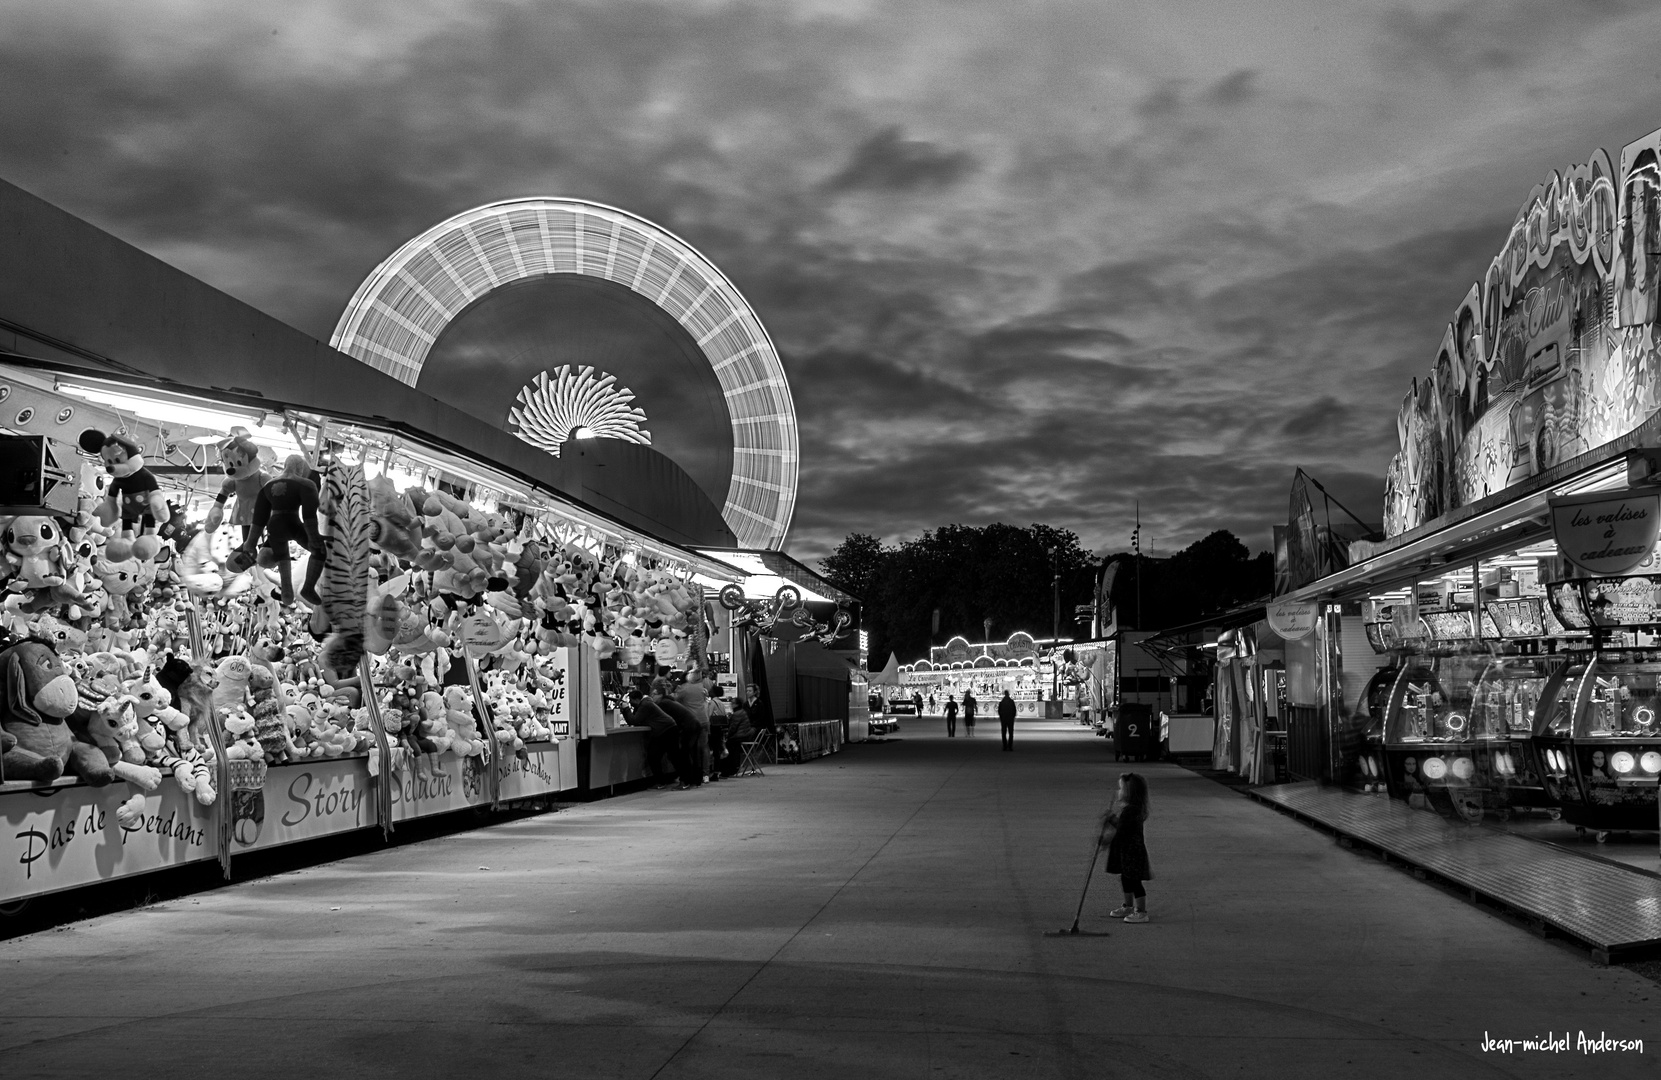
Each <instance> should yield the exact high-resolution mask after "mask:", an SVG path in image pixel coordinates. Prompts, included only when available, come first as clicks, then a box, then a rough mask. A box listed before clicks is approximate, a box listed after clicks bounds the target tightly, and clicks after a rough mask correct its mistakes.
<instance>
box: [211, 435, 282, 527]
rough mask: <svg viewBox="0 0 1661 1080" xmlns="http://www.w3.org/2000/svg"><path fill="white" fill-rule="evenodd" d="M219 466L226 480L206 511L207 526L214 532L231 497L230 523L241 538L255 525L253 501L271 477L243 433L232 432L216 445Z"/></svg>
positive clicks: (257, 451)
mask: <svg viewBox="0 0 1661 1080" xmlns="http://www.w3.org/2000/svg"><path fill="white" fill-rule="evenodd" d="M219 467H220V468H221V469H223V470H224V471H225V483H224V484H223V486H221V487H220V489H219V496H218V497H217V498H215V499H214V501H213V507H212V509H210V510H209V511H208V521H207V529H208V532H210V533H211V532H213V531H215V530H216V529H218V528H219V526H220V524H221V523H223V522H224V520H225V504H226V503H227V502H229V501H230V500H231V499H232V498H233V497H234V498H235V499H236V510H235V511H234V512H233V513H232V515H231V524H233V525H239V526H241V527H242V534H243V539H247V538H248V531H249V529H250V528H252V527H253V524H254V504H255V503H256V502H258V501H259V496H260V489H261V488H263V487H264V486H265V485H266V482H267V481H269V480H270V479H272V478H271V477H270V476H267V475H266V472H265V468H264V467H263V466H262V465H261V463H260V448H259V447H258V446H257V445H255V443H254V441H253V440H252V439H250V438H249V437H248V435H247V434H246V433H245V432H241V431H233V432H232V435H231V437H230V438H229V439H226V440H225V441H224V442H222V443H220V444H219Z"/></svg>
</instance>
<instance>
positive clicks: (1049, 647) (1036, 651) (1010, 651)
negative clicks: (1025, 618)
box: [900, 631, 1088, 718]
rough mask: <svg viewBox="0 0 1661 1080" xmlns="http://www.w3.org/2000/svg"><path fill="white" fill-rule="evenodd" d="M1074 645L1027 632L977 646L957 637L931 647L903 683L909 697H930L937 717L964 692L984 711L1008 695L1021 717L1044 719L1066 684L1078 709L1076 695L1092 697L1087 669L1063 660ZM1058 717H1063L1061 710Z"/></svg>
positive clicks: (904, 668)
mask: <svg viewBox="0 0 1661 1080" xmlns="http://www.w3.org/2000/svg"><path fill="white" fill-rule="evenodd" d="M1071 645H1072V641H1071V640H1070V639H1060V640H1050V639H1039V638H1034V637H1033V636H1032V635H1031V634H1028V633H1026V632H1025V631H1016V632H1015V633H1013V634H1011V635H1010V636H1009V637H1008V638H1007V639H1005V640H1003V641H990V642H982V643H981V644H978V645H974V644H970V642H969V640H968V639H967V638H963V637H953V638H951V639H950V640H948V641H947V642H946V644H945V645H940V646H935V647H933V648H931V649H930V650H929V656H928V658H927V659H926V660H917V661H915V662H913V663H910V664H903V665H901V667H900V683H901V686H902V687H903V688H904V689H905V692H906V693H908V694H909V693H911V692H912V691H913V690H915V691H917V692H918V693H921V694H922V695H923V697H924V698H925V699H926V698H928V697H929V696H930V695H931V694H932V695H933V696H934V698H935V701H936V705H935V711H936V712H939V711H941V709H942V708H943V703H944V701H945V699H946V698H947V697H954V698H957V699H959V700H961V699H962V697H963V695H964V694H965V693H973V694H974V695H975V699H976V700H977V701H979V702H981V707H982V709H983V710H989V709H990V708H991V707H992V704H993V703H995V702H997V701H998V699H1000V698H1001V697H1003V695H1004V692H1005V691H1006V690H1007V691H1008V692H1009V695H1010V697H1012V698H1013V699H1014V700H1015V706H1016V709H1017V713H1016V715H1017V716H1020V717H1023V718H1041V717H1043V716H1044V715H1045V714H1046V711H1047V710H1046V709H1045V705H1046V704H1047V703H1048V702H1049V701H1050V700H1052V699H1054V698H1055V695H1056V693H1057V691H1058V689H1059V687H1061V686H1062V685H1063V684H1064V685H1065V686H1066V688H1067V690H1068V692H1069V693H1070V694H1071V695H1072V696H1073V697H1072V700H1073V701H1074V704H1075V707H1077V702H1078V696H1077V695H1078V694H1079V693H1080V692H1086V693H1087V692H1088V691H1087V690H1086V689H1085V688H1086V684H1087V670H1086V668H1085V667H1083V666H1080V665H1079V664H1078V663H1077V660H1076V657H1075V658H1074V659H1073V660H1071V661H1069V660H1068V659H1067V658H1066V657H1065V650H1066V649H1067V648H1068V647H1069V646H1071ZM1056 715H1057V716H1059V715H1060V707H1059V705H1058V706H1057V712H1056Z"/></svg>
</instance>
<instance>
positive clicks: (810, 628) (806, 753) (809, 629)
mask: <svg viewBox="0 0 1661 1080" xmlns="http://www.w3.org/2000/svg"><path fill="white" fill-rule="evenodd" d="M699 553H700V554H702V555H704V556H707V557H708V558H710V559H717V560H720V561H721V563H722V564H724V565H725V566H727V567H728V568H730V569H731V570H733V571H736V575H735V576H736V578H737V580H731V579H730V578H729V579H728V580H726V581H716V580H713V579H709V578H706V577H703V576H701V575H695V580H697V581H700V582H703V583H704V584H705V585H706V586H707V587H708V588H709V589H710V590H711V591H712V592H713V593H714V597H715V599H714V603H713V604H712V605H711V607H712V609H713V610H715V611H717V612H718V616H717V617H718V619H719V620H720V622H721V626H722V628H723V629H722V630H721V632H720V634H719V640H720V641H722V642H723V643H725V647H726V648H727V649H728V650H729V651H728V652H727V653H725V654H722V655H719V656H717V658H716V663H715V666H716V669H717V670H721V671H726V672H730V673H731V675H732V685H733V687H734V690H735V692H736V693H737V694H739V695H740V696H742V695H745V694H747V693H748V691H749V689H750V687H752V686H754V687H755V688H756V689H757V691H758V692H759V693H760V694H761V695H762V699H763V701H764V702H766V704H767V706H768V711H769V714H770V715H771V716H772V717H773V718H774V721H775V723H774V731H773V735H772V739H773V740H774V745H773V746H772V748H771V749H772V751H773V756H774V758H775V759H776V760H784V761H794V762H801V761H806V760H810V759H812V758H814V757H820V756H823V755H825V754H831V753H835V752H837V751H838V750H840V749H841V748H842V746H843V744H844V743H845V742H848V741H850V740H851V739H853V737H854V732H853V731H852V730H851V725H852V721H853V719H854V717H855V710H854V708H853V700H854V697H855V696H856V693H863V692H864V691H865V689H866V686H865V685H857V686H856V683H855V679H854V673H855V671H856V670H860V671H863V666H862V660H863V649H862V648H861V647H860V644H859V643H860V641H861V639H862V636H863V632H862V631H861V630H860V626H859V622H860V601H859V598H858V597H856V596H854V595H852V594H851V593H848V592H845V591H843V590H842V589H839V588H837V587H836V586H835V585H833V584H832V583H831V582H829V581H826V580H825V579H824V578H822V577H820V576H819V575H818V574H815V573H814V572H813V571H812V570H810V569H808V568H807V567H805V566H803V565H802V564H801V563H799V562H797V561H796V560H794V559H792V558H790V557H789V556H788V555H786V554H784V553H783V552H778V551H743V550H737V549H722V548H700V549H699ZM860 712H861V713H862V714H863V716H861V719H865V720H866V724H865V725H864V732H863V734H862V736H861V737H868V736H869V735H870V734H872V731H871V728H870V719H869V717H870V714H869V711H868V707H867V708H866V709H862V710H860Z"/></svg>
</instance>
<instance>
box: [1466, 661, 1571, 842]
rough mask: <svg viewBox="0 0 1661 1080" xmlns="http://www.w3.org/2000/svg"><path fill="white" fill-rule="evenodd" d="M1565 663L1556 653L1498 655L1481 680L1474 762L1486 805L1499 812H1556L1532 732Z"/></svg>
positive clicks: (1474, 716) (1474, 701) (1475, 701)
mask: <svg viewBox="0 0 1661 1080" xmlns="http://www.w3.org/2000/svg"><path fill="white" fill-rule="evenodd" d="M1563 667H1564V661H1563V660H1561V659H1558V658H1554V657H1544V656H1497V657H1494V658H1493V659H1492V660H1491V661H1490V662H1489V664H1488V666H1487V667H1486V668H1485V669H1484V670H1483V672H1482V675H1481V676H1480V677H1479V678H1478V680H1477V684H1476V689H1475V691H1474V692H1473V693H1472V695H1471V727H1472V733H1473V735H1474V737H1475V745H1474V747H1473V748H1472V751H1473V753H1472V760H1473V761H1474V763H1475V765H1476V780H1477V784H1478V786H1479V787H1480V788H1481V794H1482V804H1483V807H1484V809H1489V810H1494V811H1497V812H1498V813H1499V814H1500V815H1501V816H1505V815H1508V814H1509V813H1510V812H1511V811H1513V810H1515V809H1519V808H1533V809H1548V810H1551V811H1552V812H1553V814H1554V815H1555V813H1556V811H1555V807H1556V806H1557V800H1556V798H1555V797H1554V796H1552V794H1551V793H1550V792H1548V791H1547V790H1546V785H1545V780H1544V771H1543V769H1542V768H1541V766H1540V761H1539V759H1538V756H1537V755H1536V753H1535V749H1534V743H1533V735H1534V722H1535V718H1536V716H1537V714H1538V713H1539V709H1540V701H1541V699H1542V698H1543V697H1544V696H1545V693H1546V688H1547V687H1548V685H1550V684H1551V681H1552V678H1553V676H1555V675H1557V674H1558V673H1559V672H1561V671H1562V669H1563Z"/></svg>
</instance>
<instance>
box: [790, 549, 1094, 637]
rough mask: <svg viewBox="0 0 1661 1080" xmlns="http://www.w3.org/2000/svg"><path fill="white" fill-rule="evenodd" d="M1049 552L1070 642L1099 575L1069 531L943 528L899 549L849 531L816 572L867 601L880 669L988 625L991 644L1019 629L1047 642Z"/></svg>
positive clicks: (867, 621)
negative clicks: (891, 657) (1080, 606)
mask: <svg viewBox="0 0 1661 1080" xmlns="http://www.w3.org/2000/svg"><path fill="white" fill-rule="evenodd" d="M1052 551H1053V552H1054V553H1055V558H1054V568H1055V569H1056V570H1058V571H1059V572H1060V575H1061V632H1062V635H1063V636H1068V635H1071V634H1072V632H1073V629H1074V622H1073V617H1072V611H1073V607H1074V605H1075V604H1077V603H1080V602H1085V601H1088V600H1089V598H1090V593H1091V588H1092V583H1093V581H1094V579H1095V574H1094V564H1093V561H1092V559H1091V557H1090V555H1089V553H1088V552H1086V551H1084V550H1082V549H1081V548H1080V547H1079V542H1078V537H1077V536H1076V535H1075V534H1073V533H1072V532H1069V531H1067V530H1065V529H1056V528H1052V527H1050V526H1048V525H1032V526H1028V527H1026V528H1020V527H1017V526H1013V525H1005V524H1003V523H1001V522H1000V523H997V524H993V525H986V526H969V525H944V526H941V527H940V528H938V529H934V530H931V531H929V532H925V533H923V535H921V536H919V537H917V538H916V539H915V540H908V541H906V542H904V543H902V544H900V545H899V547H897V548H887V547H884V546H883V545H882V544H881V543H880V542H878V541H877V540H876V539H875V538H874V537H870V536H866V535H864V534H862V533H853V534H850V535H849V536H848V538H847V539H845V540H844V541H843V542H842V544H841V545H839V546H838V547H837V549H836V551H835V552H833V553H832V554H831V555H829V556H827V557H826V558H825V559H824V560H822V561H821V563H820V566H821V568H822V569H823V571H824V573H825V577H826V578H827V579H829V580H830V581H831V582H832V583H833V584H836V585H838V586H839V587H841V588H846V589H847V590H848V591H849V592H853V593H856V594H857V595H859V596H861V597H862V598H863V599H864V600H865V607H864V617H863V626H864V628H865V629H866V630H867V631H868V632H869V633H870V636H871V653H870V655H871V659H872V663H880V662H882V661H883V660H885V659H886V658H887V656H888V653H889V652H895V653H898V654H899V656H900V658H901V659H902V660H905V661H910V660H914V659H917V658H919V657H923V656H927V655H928V649H929V646H930V645H931V644H940V643H943V642H944V641H946V639H948V638H950V637H951V636H953V635H957V634H960V635H962V636H964V637H966V638H969V639H970V640H972V641H979V640H981V639H982V637H983V636H984V635H985V632H986V631H985V620H986V619H988V618H990V619H991V620H992V636H993V637H994V638H1002V637H1006V636H1008V635H1009V634H1012V633H1014V632H1015V631H1017V630H1025V631H1027V632H1029V633H1031V634H1032V635H1034V636H1035V637H1048V636H1049V635H1050V629H1051V621H1052V604H1053V600H1054V593H1053V589H1052V585H1051V578H1052V576H1053V575H1052V560H1051V554H1050V553H1051V552H1052ZM861 586H862V587H861ZM936 610H939V612H940V632H939V634H937V635H936V634H934V633H932V626H933V619H934V612H935V611H936Z"/></svg>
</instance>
